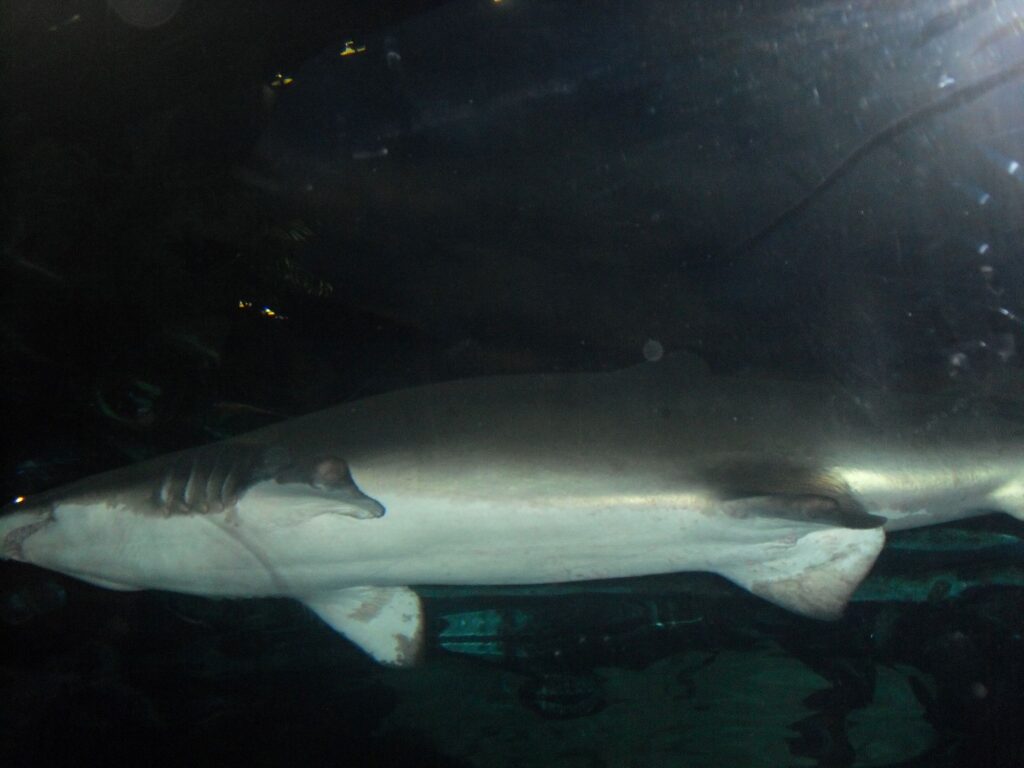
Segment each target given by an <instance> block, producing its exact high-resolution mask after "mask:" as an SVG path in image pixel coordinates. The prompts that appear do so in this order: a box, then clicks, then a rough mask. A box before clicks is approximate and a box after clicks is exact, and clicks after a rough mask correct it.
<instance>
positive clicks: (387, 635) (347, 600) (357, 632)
mask: <svg viewBox="0 0 1024 768" xmlns="http://www.w3.org/2000/svg"><path fill="white" fill-rule="evenodd" d="M303 602H305V603H306V605H308V606H309V607H310V608H312V609H313V611H314V612H315V613H316V614H317V616H319V617H320V618H321V619H323V620H324V621H325V622H327V623H328V624H330V625H331V627H333V628H334V629H335V630H337V631H338V632H340V633H341V634H343V635H344V636H345V637H347V638H348V639H349V640H351V641H352V642H353V643H355V644H356V645H358V646H359V647H360V648H362V649H363V650H364V651H366V652H367V653H368V654H370V655H371V656H372V657H373V658H375V659H376V660H377V661H379V662H382V663H384V664H392V665H394V666H396V667H406V666H411V665H413V664H415V663H416V662H417V660H418V659H419V656H420V653H421V651H422V649H423V607H422V605H421V604H420V598H419V596H418V595H417V594H416V593H415V592H413V591H412V590H411V589H409V588H408V587H351V588H349V589H339V590H336V591H334V592H326V593H323V594H320V595H313V596H307V597H305V598H304V599H303Z"/></svg>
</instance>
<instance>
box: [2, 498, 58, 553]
mask: <svg viewBox="0 0 1024 768" xmlns="http://www.w3.org/2000/svg"><path fill="white" fill-rule="evenodd" d="M52 521H53V516H52V515H51V513H50V510H49V509H20V508H18V507H16V506H15V507H12V508H11V509H9V510H5V511H4V513H3V514H2V515H0V558H2V559H4V560H19V561H24V559H25V558H24V553H23V551H22V544H24V542H25V539H27V538H28V537H29V536H31V535H32V534H33V533H35V532H36V531H38V530H41V529H42V528H45V527H46V526H47V525H49V524H50V523H51V522H52Z"/></svg>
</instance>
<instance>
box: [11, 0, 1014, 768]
mask: <svg viewBox="0 0 1024 768" xmlns="http://www.w3.org/2000/svg"><path fill="white" fill-rule="evenodd" d="M4 11H5V18H6V19H7V20H8V24H7V25H5V26H6V33H7V34H6V35H5V37H4V47H3V52H4V59H5V64H6V65H7V66H6V68H5V94H6V99H5V101H4V105H5V107H4V111H3V121H4V127H5V147H6V149H7V152H6V160H7V162H6V164H5V170H4V180H5V182H6V183H5V188H6V191H7V194H6V195H5V198H4V202H3V213H4V223H5V227H4V230H3V246H4V247H3V260H2V265H3V272H4V277H3V279H4V287H5V290H4V292H3V294H2V300H3V311H2V313H0V330H2V336H0V339H2V343H3V353H4V359H5V363H6V365H5V366H3V369H2V371H3V387H2V391H3V393H4V395H5V404H6V406H7V408H6V416H5V425H6V434H7V436H8V437H7V440H6V441H5V449H6V450H5V454H4V456H5V461H4V463H3V470H4V474H3V492H4V495H5V498H6V497H13V496H15V495H17V494H22V493H28V492H32V491H36V490H41V489H44V488H48V487H51V486H54V485H58V484H60V483H63V482H66V481H69V480H72V479H75V478H78V477H82V476H85V475H87V474H90V473H93V472H96V471H100V470H103V469H106V468H110V467H113V466H117V465H121V464H125V463H129V462H132V461H136V460H139V459H142V458H145V457H148V456H152V455H154V454H156V453H160V452H163V451H167V450H172V449H177V448H182V447H186V446H192V445H196V444H199V443H203V442H207V441H211V440H214V439H218V438H221V437H225V436H228V435H231V434H236V433H239V432H242V431H245V430H247V429H251V428H254V427H258V426H262V425H264V424H267V423H270V422H272V421H275V420H278V419H280V418H284V417H287V416H291V415H297V414H300V413H305V412H309V411H312V410H315V409H317V408H321V407H326V406H328V405H332V404H335V403H337V402H340V401H343V400H346V399H351V398H354V397H358V396H361V395H366V394H370V393H375V392H380V391H386V390H389V389H394V388H397V387H400V386H406V385H410V384H413V383H421V382H430V381H442V380H446V379H451V378H455V377H459V376H472V375H480V374H487V373H508V372H528V371H570V370H606V369H614V368H618V367H622V366H625V365H630V364H633V363H637V362H640V361H642V360H644V359H645V358H646V359H651V358H654V357H658V356H659V355H661V354H665V353H673V352H688V353H696V354H698V355H699V356H700V357H702V358H703V359H704V360H705V361H706V362H707V363H708V364H709V365H710V366H711V368H712V369H713V370H714V371H716V372H722V373H729V374H735V375H747V376H763V375H775V376H778V375H784V376H790V377H795V378H806V379H829V380H838V381H839V382H840V383H841V384H842V385H843V386H844V387H846V388H848V389H849V390H850V391H851V392H853V393H859V392H863V391H867V389H868V388H870V389H871V390H872V391H875V392H882V393H893V392H902V391H914V392H927V393H931V394H935V395H937V396H942V397H946V398H948V399H949V402H951V403H952V405H951V406H950V407H951V408H957V409H959V408H969V407H973V406H974V405H975V404H976V403H979V402H985V403H990V402H993V401H995V402H998V405H999V408H1000V409H1002V410H1001V412H1005V413H1006V418H1007V419H1016V418H1019V416H1020V405H1021V402H1020V399H1021V381H1022V379H1021V370H1020V355H1019V349H1020V342H1021V338H1020V336H1021V324H1022V321H1021V317H1024V306H1022V304H1024V302H1022V293H1024V275H1022V274H1021V264H1022V263H1024V262H1022V259H1021V256H1024V245H1022V244H1024V228H1022V222H1024V168H1022V165H1021V164H1022V163H1024V133H1022V131H1021V126H1022V125H1024V63H1022V62H1024V31H1022V27H1021V22H1020V17H1021V15H1024V5H1022V4H1021V3H1020V2H1019V1H1018V0H998V1H997V2H995V3H979V2H975V1H974V0H965V1H964V2H960V3H953V4H951V3H948V2H938V1H937V0H898V1H896V2H886V3H881V2H856V1H855V2H847V3H838V2H825V1H824V0H804V1H803V2H796V1H794V2H768V1H767V0H764V1H762V2H753V3H751V2H743V3H741V2H739V1H738V0H726V1H725V2H710V1H707V2H697V1H696V0H691V1H689V2H656V1H645V2H634V3H627V2H611V1H608V2H591V3H577V2H565V1H558V0H547V1H541V0H502V1H501V2H500V3H497V2H492V0H456V1H455V2H451V3H446V4H442V3H437V2H434V3H431V2H419V3H416V2H406V3H398V2H395V3H380V2H377V3H369V2H364V3H346V4H338V3H335V2H330V3H329V2H310V3H301V4H295V3H284V2H280V3H277V2H269V0H267V1H264V2H241V1H240V0H239V1H238V2H228V1H225V2H206V3H200V2H190V1H189V0H182V2H180V3H176V2H166V3H163V2H148V3H147V2H141V1H140V2H135V3H129V2H126V1H125V0H121V1H120V2H113V0H112V1H111V2H110V3H109V4H108V3H105V2H56V0H54V1H53V2H28V1H27V0H12V2H8V3H7V4H6V5H5V8H4ZM342 53H346V55H344V56H342V55H341V54H342ZM926 530H927V529H926ZM914 533H922V532H914ZM1021 536H1022V530H1021V527H1020V526H1019V525H1017V524H1014V523H1013V522H1012V521H1008V520H1002V519H999V518H991V519H981V520H978V521H974V522H972V523H971V524H969V525H966V524H965V525H961V526H958V527H955V528H954V529H952V530H951V531H949V532H946V533H943V534H941V535H937V536H920V537H915V536H913V535H910V534H908V535H906V536H904V537H894V541H893V542H891V544H892V546H891V547H890V548H889V549H888V550H886V552H885V554H884V555H883V557H882V559H881V560H880V561H879V563H878V566H877V567H876V570H875V571H874V572H873V574H872V576H871V577H870V578H869V580H868V581H867V582H866V583H865V584H864V585H863V587H862V589H861V592H860V593H858V598H857V599H856V600H855V602H854V603H853V604H852V605H851V607H850V609H849V611H848V612H847V615H846V616H845V618H844V619H843V620H842V621H841V622H837V623H829V624H822V623H818V622H813V621H809V620H804V619H800V618H798V617H794V616H792V615H789V614H786V613H785V612H783V611H781V610H779V609H776V608H773V607H771V606H769V605H767V604H764V603H762V602H760V601H757V600H756V599H754V598H752V597H750V596H748V595H745V594H744V593H742V592H740V591H738V590H735V589H734V588H732V587H730V586H729V585H728V584H726V583H725V582H723V581H720V580H718V579H715V578H712V577H705V576H702V575H684V576H681V577H665V578H660V577H659V578H657V579H645V580H638V581H635V582H618V583H610V584H599V585H590V586H589V587H587V588H576V587H574V588H572V589H551V590H519V591H517V590H505V591H501V590H497V591H494V590H492V591H486V590H476V591H473V590H468V591H467V590H464V591H455V590H448V591H445V590H434V591H431V592H429V593H427V594H426V601H427V610H428V621H429V633H428V641H427V642H428V653H427V659H426V662H425V664H424V665H423V666H422V667H420V668H418V669H415V670H411V671H399V670H384V669H382V668H380V667H378V666H375V665H374V664H372V663H371V662H370V661H368V660H367V659H366V658H365V657H364V656H363V654H361V653H360V652H359V651H358V650H356V649H355V648H353V647H352V646H350V645H349V644H348V643H347V642H345V641H344V640H343V639H342V638H340V637H339V636H337V635H336V634H334V633H333V632H331V631H330V630H329V629H328V628H326V627H325V626H323V625H322V624H320V623H319V622H318V620H317V619H316V618H315V617H313V616H312V615H311V614H310V613H308V612H307V611H306V610H305V609H303V608H301V607H300V606H297V605H294V604H292V603H289V602H285V601H244V602H232V601H212V600H200V599H194V598H185V597H181V596H175V595H169V594H141V593H139V594H135V593H131V594H129V593H113V592H108V591H103V590H99V589H96V588H93V587H88V586H84V585H82V584H79V583H76V582H73V581H71V580H68V579H64V578H63V577H59V576H55V575H52V574H49V573H44V572H42V571H39V570H35V569H30V568H27V567H18V566H14V565H11V564H8V563H4V564H3V567H2V570H0V622H2V625H0V645H2V650H0V659H2V662H0V670H2V675H0V684H2V686H3V691H2V693H0V712H2V715H0V723H2V724H0V729H2V732H0V762H2V764H3V765H12V766H21V765H25V766H29V765H45V764H54V765H70V764H78V765H81V764H110V763H111V762H129V761H130V762H132V763H136V762H142V763H151V764H154V763H155V764H180V763H181V762H182V761H186V760H187V761H191V762H195V763H199V764H212V763H214V762H224V761H227V760H230V761H235V760H238V761H241V760H247V761H250V762H252V763H255V764H259V765H277V764H284V763H294V762H297V761H302V762H307V763H312V764H343V763H344V764H354V765H389V766H391V765H424V764H426V765H431V764H433V765H477V766H491V765H494V766H531V765H538V766H541V765H543V766H547V765H557V766H636V767H637V768H640V767H644V766H652V767H653V766H662V765H673V766H677V765H694V766H718V765H722V766H740V765H764V766H801V765H807V766H954V765H958V766H959V765H965V764H971V765H985V766H1018V765H1021V764H1024V740H1022V737H1021V733H1020V729H1019V727H1018V723H1019V721H1020V716H1021V712H1022V710H1024V707H1022V696H1024V679H1022V677H1024V648H1022V639H1021V637H1022V635H1021V632H1022V622H1024V618H1022V617H1024V613H1022V612H1021V598H1022V591H1021V589H1022V585H1024V563H1022V556H1021V549H1022V545H1021V541H1020V538H1021Z"/></svg>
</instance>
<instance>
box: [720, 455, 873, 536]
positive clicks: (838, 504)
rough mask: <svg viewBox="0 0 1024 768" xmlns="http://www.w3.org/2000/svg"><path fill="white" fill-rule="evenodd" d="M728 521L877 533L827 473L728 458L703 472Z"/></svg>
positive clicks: (837, 480)
mask: <svg viewBox="0 0 1024 768" xmlns="http://www.w3.org/2000/svg"><path fill="white" fill-rule="evenodd" d="M705 479H706V480H707V481H709V482H710V484H711V486H712V488H713V489H714V490H715V492H716V493H717V494H718V496H719V497H720V498H721V499H722V500H723V501H725V502H726V511H727V513H728V514H730V515H732V516H734V517H774V518H781V519H784V520H794V521H798V522H808V523H819V524H821V525H838V526H842V527H844V528H880V527H881V526H883V525H885V518H884V517H880V516H878V515H872V514H870V513H869V512H868V511H867V510H865V509H864V507H863V505H861V504H860V503H859V502H858V501H857V500H856V499H855V498H854V496H853V494H852V492H851V491H850V488H849V487H848V486H847V485H846V483H845V482H844V481H843V480H842V478H840V477H837V476H835V475H834V474H832V473H830V472H828V471H827V470H821V469H817V468H815V467H808V466H804V465H802V464H796V463H791V462H784V461H778V460H772V461H768V460H764V459H758V458H749V457H739V458H736V457H733V458H730V459H729V460H728V461H723V462H721V463H719V464H716V465H715V466H713V467H710V468H708V469H707V470H706V471H705Z"/></svg>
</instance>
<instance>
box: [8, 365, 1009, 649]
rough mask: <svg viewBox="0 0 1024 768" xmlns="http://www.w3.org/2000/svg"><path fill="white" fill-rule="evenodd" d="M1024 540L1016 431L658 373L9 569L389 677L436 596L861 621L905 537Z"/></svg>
mask: <svg viewBox="0 0 1024 768" xmlns="http://www.w3.org/2000/svg"><path fill="white" fill-rule="evenodd" d="M990 512H1004V513H1008V514H1010V515H1013V516H1014V517H1016V518H1017V519H1024V434H1022V433H1021V431H1020V430H1019V429H1017V428H1016V427H1015V426H1014V422H1013V420H1012V419H1008V418H1005V417H1003V416H999V415H998V414H991V415H985V413H979V412H976V411H975V410H970V412H968V411H964V410H961V411H957V410H956V409H947V410H942V409H938V408H936V407H935V404H934V403H933V402H932V401H930V400H925V399H921V398H912V397H909V396H907V397H905V398H896V399H891V400H887V404H886V406H885V407H883V408H878V407H868V406H867V405H866V404H865V401H864V400H863V399H858V398H855V397H852V396H851V395H850V394H848V393H847V392H846V391H844V390H843V389H842V388H840V387H837V386H829V385H825V384H821V383H814V382H796V381H786V380H781V379H780V380H768V379H753V378H743V377H725V376H719V375H712V374H710V373H708V372H707V371H705V370H703V369H701V368H699V367H698V366H690V365H672V364H667V363H666V362H664V361H663V362H661V363H645V364H644V365H643V366H641V367H639V368H632V369H628V370H625V371H617V372H608V373H580V374H567V373H561V374H525V375H513V376H492V377H481V378H475V379H466V380H459V381H452V382H446V383H440V384H429V385H422V386H419V387H414V388H410V389H403V390H398V391H395V392H390V393H386V394H382V395H375V396H372V397H368V398H365V399H361V400H356V401H353V402H348V403H344V404H341V405H339V406H336V407H334V408H331V409H328V410H325V411H322V412H318V413H313V414H310V415H307V416H302V417H298V418H294V419H290V420H285V421H282V422H279V423H276V424H273V425H271V426H269V427H265V428H262V429H259V430H257V431H254V432H251V433H247V434H244V435H240V436H237V437H234V438H231V439H228V440H225V441H222V442H218V443H214V444H210V445H205V446H201V447H198V448H194V449H191V450H186V451H181V452H178V453H173V454H170V455H166V456H161V457H158V458H155V459H152V460H148V461H145V462H142V463H139V464H135V465H131V466H128V467H125V468H121V469H116V470H113V471H110V472H107V473H104V474H100V475H96V476H93V477H88V478H85V479H83V480H80V481H78V482H75V483H72V484H70V485H68V486H65V487H61V488H57V489H54V490H51V491H45V492H42V493H39V494H37V495H34V496H29V497H25V498H19V499H17V500H16V502H14V503H11V504H9V505H8V506H7V508H6V509H5V511H4V514H3V515H2V517H0V556H2V557H3V558H4V559H9V560H15V561H20V562H24V563H31V564H34V565H36V566H40V567H42V568H46V569H51V570H54V571H58V572H60V573H63V574H66V575H69V576H72V577H75V578H78V579H81V580H84V581H86V582H89V583H92V584H95V585H98V586H101V587H106V588H110V589H118V590H139V589H155V590H169V591H174V592H181V593H188V594H196V595H206V596H211V597H227V598H232V597H235V598H243V597H261V596H286V597H290V598H294V599H296V600H300V601H302V602H303V603H305V605H307V606H308V607H309V608H310V609H312V611H314V612H315V613H316V614H317V615H318V616H320V617H321V618H322V619H323V620H324V621H325V622H326V623H327V624H329V625H330V626H331V627H333V628H334V629H335V630H337V631H338V632H340V633H341V634H342V635H344V636H345V637H346V638H348V639H349V640H351V641H352V642H354V643H355V644H356V645H358V646H359V647H361V648H362V649H363V650H365V651H366V652H367V653H368V654H370V655H371V656H372V657H373V658H374V659H376V660H377V661H379V662H381V663H384V664H388V665H394V666H408V665H412V664H414V663H415V662H416V661H417V660H418V659H419V658H420V657H421V655H422V650H423V645H424V637H423V635H424V611H423V606H422V604H421V600H420V597H419V596H418V594H417V592H416V591H415V588H416V587H417V586H419V587H429V586H443V585H529V584H550V583H569V582H581V581H588V580H605V579H615V578H625V577H632V576H641V575H652V574H663V573H673V572H685V571H708V572H713V573H717V574H720V575H721V576H724V577H725V578H726V579H728V580H729V581H731V582H733V583H734V584H737V585H739V586H740V587H742V588H744V589H746V590H749V591H750V592H752V593H753V594H755V595H758V596H760V597H762V598H764V599H766V600H769V601H771V602H772V603H775V604H777V605H779V606H782V607H784V608H786V609H789V610H790V611H794V612H796V613H799V614H802V615H804V616H809V617H814V618H818V619H833V618H837V617H839V616H840V615H841V613H842V611H843V609H844V607H845V605H846V603H847V602H848V601H849V599H850V597H851V595H852V593H853V592H854V590H855V589H856V588H857V586H858V585H859V584H860V582H861V581H862V580H863V579H864V578H865V576H866V574H867V573H868V572H869V571H870V569H871V567H872V565H873V563H874V562H875V559H876V558H877V557H878V555H879V552H880V550H881V549H882V547H883V546H884V544H885V537H886V532H887V531H891V530H898V529H904V528H913V527H918V526H926V525H933V524H938V523H943V522H947V521H951V520H957V519H961V518H965V517H968V516H972V515H979V514H985V513H990Z"/></svg>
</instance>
